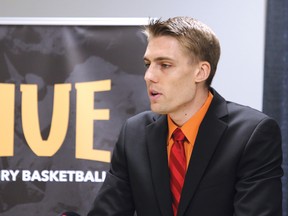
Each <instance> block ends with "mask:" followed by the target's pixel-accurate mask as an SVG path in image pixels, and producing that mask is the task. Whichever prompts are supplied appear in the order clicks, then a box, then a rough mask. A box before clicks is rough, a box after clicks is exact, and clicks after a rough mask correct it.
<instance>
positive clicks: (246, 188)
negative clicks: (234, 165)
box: [234, 118, 283, 216]
mask: <svg viewBox="0 0 288 216" xmlns="http://www.w3.org/2000/svg"><path fill="white" fill-rule="evenodd" d="M281 164H282V149H281V134H280V129H279V127H278V125H277V123H276V122H275V121H274V120H272V119H271V118H265V119H264V120H262V121H261V122H260V123H259V124H258V125H257V126H256V128H255V130H254V131H253V133H252V135H251V137H250V139H249V141H248V143H247V145H246V146H245V149H244V151H243V154H242V157H241V160H240V162H239V167H238V175H237V183H236V186H235V187H236V196H235V199H234V208H235V213H234V215H235V216H257V215H261V216H264V215H265V216H281V215H282V188H281V187H282V184H281V177H282V175H283V171H282V168H281Z"/></svg>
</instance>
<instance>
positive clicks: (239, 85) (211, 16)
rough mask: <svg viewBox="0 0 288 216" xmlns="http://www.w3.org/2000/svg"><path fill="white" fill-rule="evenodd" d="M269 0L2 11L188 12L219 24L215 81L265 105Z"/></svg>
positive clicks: (94, 3)
mask: <svg viewBox="0 0 288 216" xmlns="http://www.w3.org/2000/svg"><path fill="white" fill-rule="evenodd" d="M265 6H266V4H265V1H261V0H253V1H251V0H242V1H228V0H226V1H225V0H219V1H212V0H198V1H196V0H182V1H176V0H146V1H136V0H125V1H119V0H117V1H115V0H114V1H112V0H49V1H48V0H46V1H45V0H25V1H23V0H1V2H0V19H1V17H131V18H133V17H163V18H168V17H170V16H178V15H188V16H192V17H195V18H197V19H199V20H201V21H203V22H204V23H206V24H208V25H209V26H210V27H212V28H213V29H214V31H215V32H216V34H217V35H218V37H219V39H220V42H221V45H222V56H221V59H220V63H219V67H218V71H217V74H216V77H215V80H214V82H213V86H214V87H215V88H216V89H217V90H218V92H219V93H221V94H222V95H223V96H225V97H226V99H228V100H232V101H235V102H238V103H242V104H245V105H248V106H251V107H254V108H256V109H260V110H261V109H262V92H263V68H264V67H263V64H264V31H265Z"/></svg>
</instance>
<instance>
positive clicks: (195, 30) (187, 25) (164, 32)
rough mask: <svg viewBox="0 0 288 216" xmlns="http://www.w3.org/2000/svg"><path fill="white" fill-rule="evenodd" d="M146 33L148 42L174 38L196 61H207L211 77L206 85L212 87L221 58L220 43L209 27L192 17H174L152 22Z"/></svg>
mask: <svg viewBox="0 0 288 216" xmlns="http://www.w3.org/2000/svg"><path fill="white" fill-rule="evenodd" d="M145 33H146V35H147V37H148V41H149V40H150V39H151V38H154V37H159V36H171V37H174V38H175V39H177V41H178V42H179V43H180V44H181V46H182V47H183V48H184V50H186V51H187V53H188V54H191V58H192V59H193V60H194V61H197V60H198V61H207V62H208V63H209V64H210V75H209V77H208V78H207V80H206V82H205V83H206V85H207V86H210V85H211V82H212V80H213V77H214V75H215V73H216V69H217V64H218V61H219V58H220V43H219V40H218V39H217V37H216V35H215V33H214V32H213V31H212V29H210V28H209V27H208V26H207V25H205V24H204V23H201V22H200V21H198V20H196V19H193V18H191V17H174V18H170V19H168V20H165V21H162V20H161V19H158V20H151V22H150V24H149V25H147V26H146V28H145Z"/></svg>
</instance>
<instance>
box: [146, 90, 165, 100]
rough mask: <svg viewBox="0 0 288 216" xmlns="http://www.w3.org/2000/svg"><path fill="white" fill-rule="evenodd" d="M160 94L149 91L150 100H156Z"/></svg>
mask: <svg viewBox="0 0 288 216" xmlns="http://www.w3.org/2000/svg"><path fill="white" fill-rule="evenodd" d="M161 95H162V94H161V93H160V92H158V91H156V90H150V91H149V96H150V98H151V99H154V100H155V99H157V98H158V97H160V96H161Z"/></svg>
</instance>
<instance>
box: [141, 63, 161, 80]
mask: <svg viewBox="0 0 288 216" xmlns="http://www.w3.org/2000/svg"><path fill="white" fill-rule="evenodd" d="M144 79H145V81H146V82H149V81H150V82H157V80H158V78H157V74H156V70H155V68H154V69H153V66H152V65H150V66H149V67H148V68H147V70H146V72H145V76H144Z"/></svg>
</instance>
